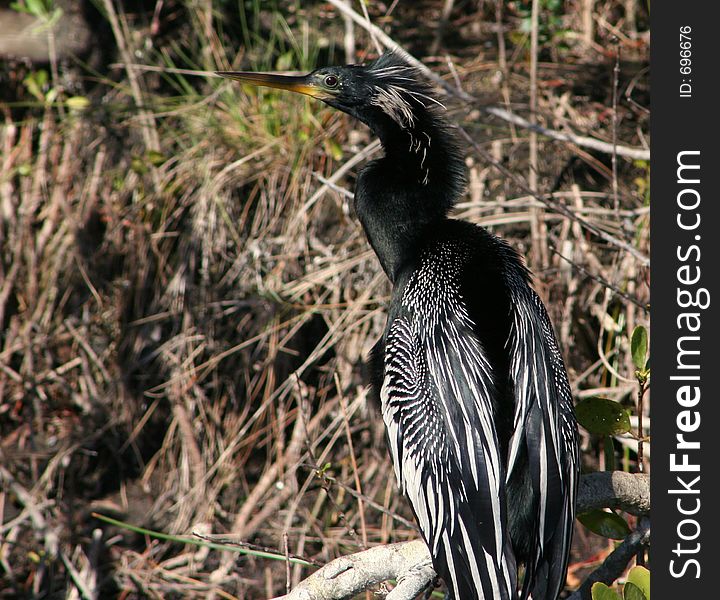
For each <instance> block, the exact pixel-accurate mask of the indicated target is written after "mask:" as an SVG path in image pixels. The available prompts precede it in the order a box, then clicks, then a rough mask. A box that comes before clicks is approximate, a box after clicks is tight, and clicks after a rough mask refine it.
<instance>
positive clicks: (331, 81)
mask: <svg viewBox="0 0 720 600" xmlns="http://www.w3.org/2000/svg"><path fill="white" fill-rule="evenodd" d="M324 83H325V85H326V86H327V87H329V88H334V87H337V84H338V78H337V77H335V75H328V76H327V77H325V81H324Z"/></svg>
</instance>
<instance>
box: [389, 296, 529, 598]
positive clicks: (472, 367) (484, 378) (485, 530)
mask: <svg viewBox="0 0 720 600" xmlns="http://www.w3.org/2000/svg"><path fill="white" fill-rule="evenodd" d="M460 316H461V318H458V313H457V311H456V310H448V311H441V310H438V311H436V312H434V313H433V314H432V315H428V314H423V313H422V312H420V311H419V310H418V311H412V310H410V311H408V312H407V313H406V314H404V315H403V316H399V317H397V318H395V319H394V320H392V321H391V323H390V326H389V331H388V335H387V339H386V348H385V358H384V364H385V378H384V381H383V385H382V389H381V390H380V397H381V404H382V412H383V419H384V421H385V425H386V428H387V434H388V440H389V446H390V450H391V454H392V459H393V464H394V467H395V474H396V476H397V479H398V482H399V484H400V488H401V489H402V491H403V492H404V493H405V494H406V495H407V497H408V498H409V499H410V503H411V504H412V507H413V510H414V512H415V515H416V517H417V520H418V523H419V525H420V529H421V530H422V533H423V536H424V538H425V541H426V542H427V544H428V546H429V548H430V551H431V554H432V556H433V564H434V566H435V569H436V571H437V572H438V574H439V575H440V576H441V577H443V579H444V580H445V582H446V583H447V585H448V588H449V589H450V590H451V592H452V593H453V596H454V598H455V599H456V600H479V599H483V598H485V599H493V600H496V599H497V600H507V599H511V598H516V597H517V595H516V592H515V589H516V578H517V576H516V568H515V560H514V557H513V553H512V550H511V549H510V542H509V536H508V534H507V531H506V527H505V522H506V518H505V498H504V494H505V491H504V489H505V483H504V470H503V468H502V461H501V457H500V452H499V448H498V441H497V435H496V431H495V424H494V422H493V419H492V407H491V400H490V399H491V393H492V390H491V389H490V386H491V385H492V379H491V376H490V370H489V369H490V368H489V365H488V363H487V360H486V359H485V358H484V357H483V353H482V348H481V346H480V344H479V343H478V341H477V339H476V337H475V335H474V333H473V331H472V327H471V325H472V324H471V323H469V319H467V318H464V317H463V316H462V315H460Z"/></svg>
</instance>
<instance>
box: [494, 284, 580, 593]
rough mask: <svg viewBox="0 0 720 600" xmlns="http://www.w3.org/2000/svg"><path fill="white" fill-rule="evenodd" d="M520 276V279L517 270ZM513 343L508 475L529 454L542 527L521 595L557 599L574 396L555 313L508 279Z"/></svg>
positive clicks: (572, 480) (567, 514)
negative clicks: (553, 317)
mask: <svg viewBox="0 0 720 600" xmlns="http://www.w3.org/2000/svg"><path fill="white" fill-rule="evenodd" d="M518 277H521V276H520V275H518ZM508 288H509V289H510V290H511V295H512V301H511V317H512V318H511V326H510V336H509V339H508V346H509V348H508V349H509V352H510V357H511V358H510V360H511V362H510V377H511V379H512V380H513V383H514V390H515V401H516V405H515V422H514V428H513V431H514V433H513V437H512V439H511V441H510V449H509V460H508V469H507V476H508V479H509V478H510V477H512V475H513V468H514V467H515V466H516V462H517V461H518V457H519V456H521V455H523V454H525V456H526V457H527V463H528V465H529V466H528V467H527V468H528V469H529V472H530V480H531V486H532V496H533V502H534V504H535V509H536V514H535V515H534V521H535V522H536V523H537V524H538V528H537V531H535V532H528V535H529V536H531V537H532V538H534V539H532V543H531V548H532V549H533V551H534V552H535V556H534V557H532V556H531V557H530V558H529V559H528V563H527V565H526V575H525V579H524V581H523V590H522V595H521V597H522V598H528V597H531V598H532V599H533V600H543V599H547V600H555V599H556V598H557V595H558V594H559V592H560V590H561V589H562V587H563V585H564V584H565V572H566V569H567V554H568V548H569V545H570V541H571V538H572V530H573V522H574V511H575V508H574V507H575V496H576V489H577V480H578V477H579V475H578V473H579V470H578V469H579V467H578V463H579V457H578V449H577V440H576V437H577V430H576V425H575V417H574V411H573V402H572V394H571V391H570V385H569V384H568V380H567V375H566V373H565V366H564V365H563V360H562V356H561V354H560V351H559V349H558V346H557V342H556V340H555V335H554V333H553V330H552V325H551V323H550V319H549V318H548V315H547V312H546V310H545V307H544V306H543V304H542V302H541V301H540V298H539V297H538V295H537V294H536V293H535V292H534V290H532V289H531V288H529V287H528V286H527V285H524V283H523V284H521V283H520V282H517V281H511V282H509V285H508Z"/></svg>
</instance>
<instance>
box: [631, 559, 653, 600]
mask: <svg viewBox="0 0 720 600" xmlns="http://www.w3.org/2000/svg"><path fill="white" fill-rule="evenodd" d="M627 580H628V583H632V584H633V585H635V586H637V587H638V588H640V591H641V592H642V594H643V596H645V598H647V600H650V571H648V570H647V569H646V568H645V567H641V566H640V565H637V566H635V567H633V568H632V569H630V572H629V573H628V576H627Z"/></svg>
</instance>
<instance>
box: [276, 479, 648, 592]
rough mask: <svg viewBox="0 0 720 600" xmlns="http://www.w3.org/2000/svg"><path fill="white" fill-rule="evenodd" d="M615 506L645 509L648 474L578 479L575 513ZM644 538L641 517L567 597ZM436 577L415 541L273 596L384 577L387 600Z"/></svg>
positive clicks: (613, 572)
mask: <svg viewBox="0 0 720 600" xmlns="http://www.w3.org/2000/svg"><path fill="white" fill-rule="evenodd" d="M597 508H620V509H622V510H624V511H625V512H628V513H631V514H634V515H645V514H647V513H648V512H649V511H650V477H649V476H648V475H645V474H642V473H637V474H631V473H623V472H621V471H614V472H602V473H590V474H588V475H584V476H583V477H582V479H581V480H580V488H579V490H578V499H577V512H578V513H583V512H587V511H589V510H592V509H597ZM649 540H650V521H649V519H645V518H643V519H642V520H641V522H640V525H639V527H638V529H637V530H636V531H634V532H633V533H631V534H630V535H629V536H628V537H627V538H626V539H625V541H623V543H622V544H620V546H618V548H617V549H616V550H615V551H614V552H613V553H612V554H611V555H610V556H608V558H607V559H606V560H605V562H604V563H603V564H602V566H601V567H600V568H599V569H598V570H597V571H595V572H594V573H593V574H592V575H591V576H590V577H589V578H588V580H587V581H586V582H585V583H583V585H582V586H581V587H580V589H579V590H578V591H576V592H574V593H573V594H572V595H571V596H570V598H569V599H568V600H581V599H583V598H585V597H586V596H584V595H583V594H586V591H585V590H589V589H590V587H591V586H592V584H593V583H594V582H595V581H603V582H605V583H610V582H611V581H614V580H615V579H616V578H617V577H618V576H619V575H620V574H621V573H622V571H623V570H624V568H625V566H627V564H628V562H629V561H630V559H631V558H632V557H633V556H634V555H635V554H636V553H637V551H638V550H639V549H640V548H641V547H643V546H645V545H647V544H648V543H649ZM436 577H437V575H436V573H435V571H434V570H433V568H432V561H431V558H430V553H429V551H428V549H427V546H426V545H425V543H424V542H422V541H421V540H414V541H412V542H403V543H398V544H388V545H383V546H375V547H374V548H370V549H369V550H365V551H363V552H358V553H356V554H350V555H348V556H343V557H341V558H337V559H335V560H333V561H332V562H330V563H328V564H327V565H325V566H324V567H322V568H321V569H319V570H317V571H316V572H315V573H313V574H312V575H310V576H309V577H308V578H307V579H305V580H303V581H302V582H300V584H299V585H298V586H297V587H296V588H295V589H294V590H293V591H291V592H290V593H289V594H287V595H286V596H282V597H280V598H277V599H276V600H340V599H342V598H351V597H353V596H355V595H356V594H359V593H360V592H362V591H363V590H366V589H368V588H370V587H371V586H375V585H378V584H380V583H382V582H383V581H387V580H388V579H394V580H396V581H397V585H396V586H395V588H394V589H393V590H392V591H391V592H390V593H389V594H388V596H387V599H388V600H412V599H413V598H415V597H417V595H418V594H419V593H420V592H422V591H423V590H424V589H426V588H427V587H428V586H430V585H431V584H432V582H433V581H434V579H435V578H436Z"/></svg>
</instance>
